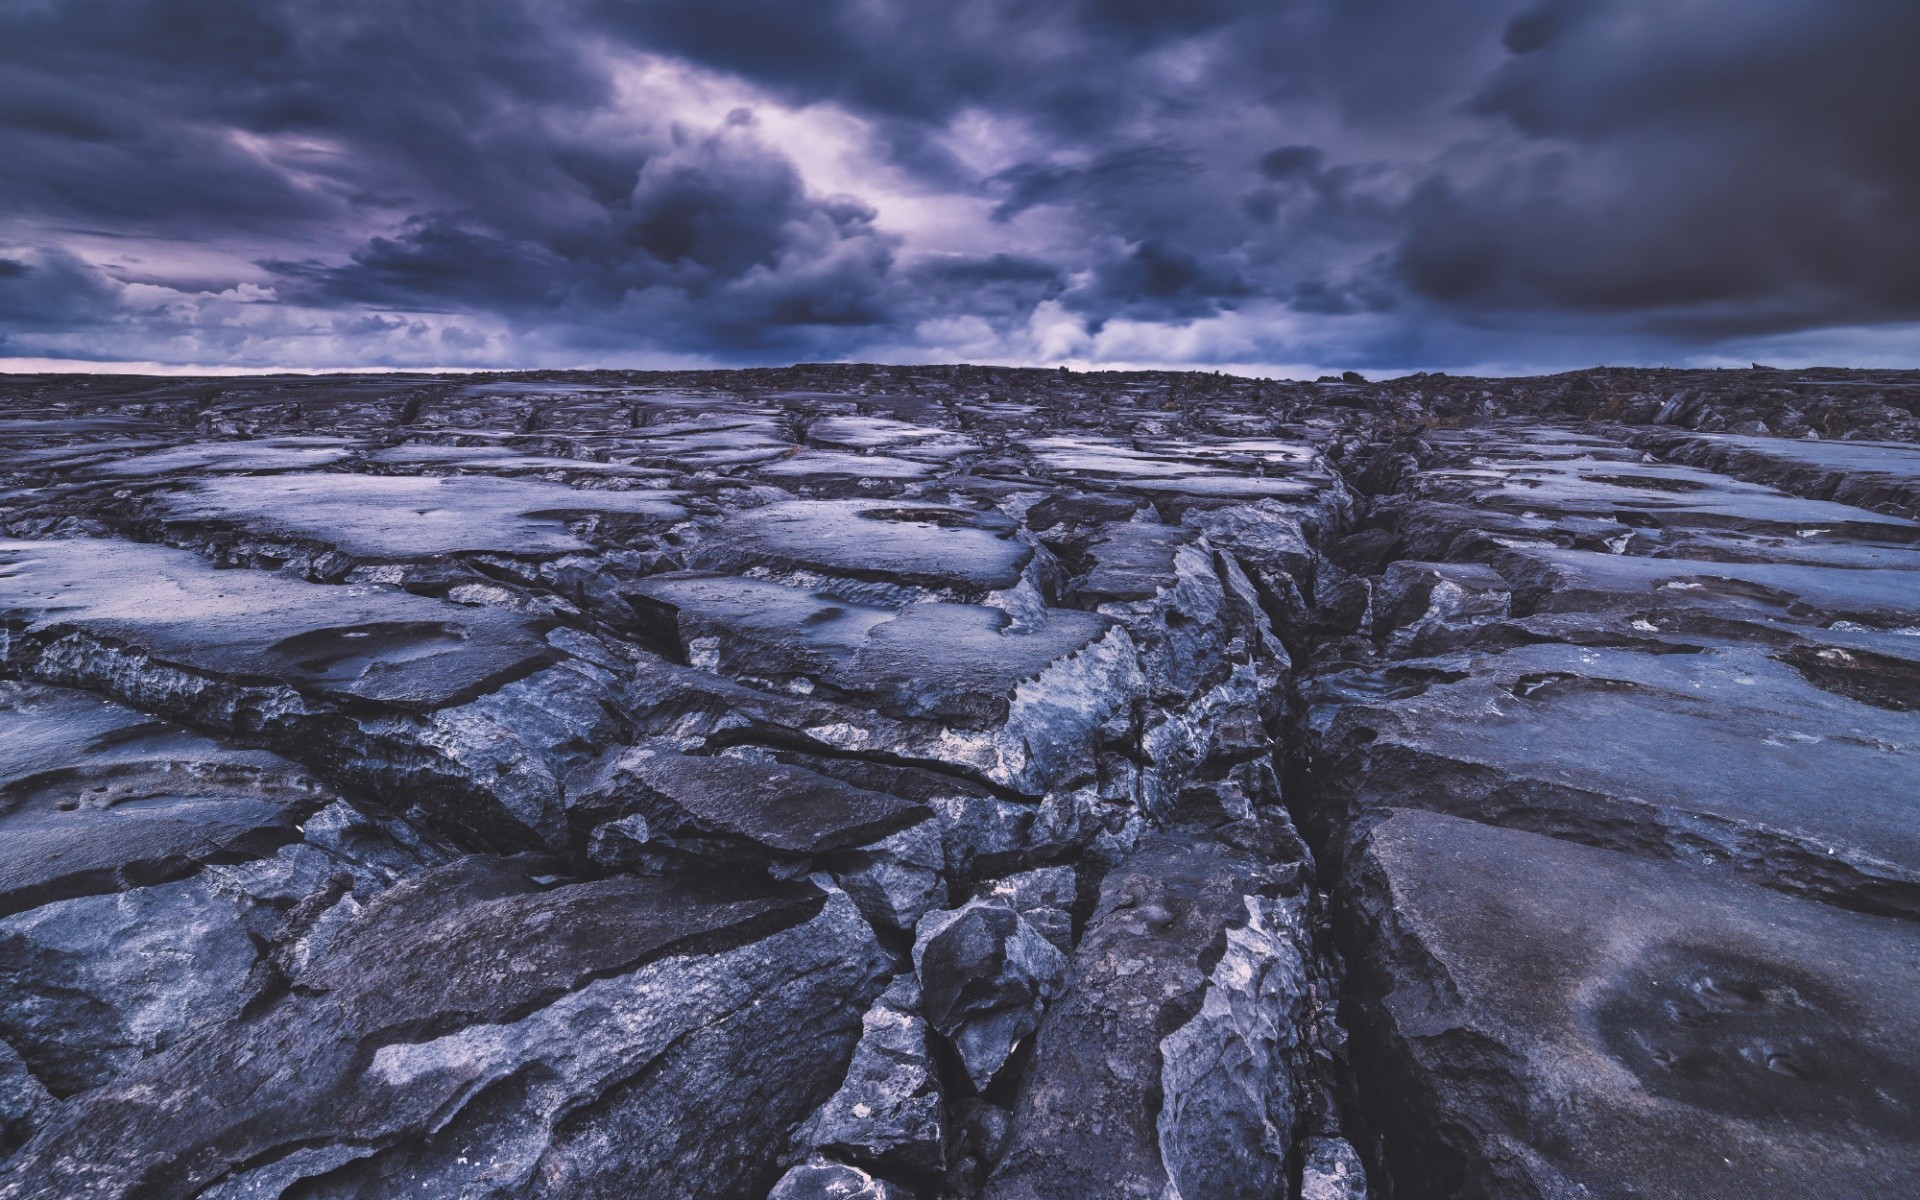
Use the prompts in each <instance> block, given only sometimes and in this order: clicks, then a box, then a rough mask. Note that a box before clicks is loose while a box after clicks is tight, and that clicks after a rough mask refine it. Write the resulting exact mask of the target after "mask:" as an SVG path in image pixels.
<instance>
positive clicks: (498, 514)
mask: <svg viewBox="0 0 1920 1200" xmlns="http://www.w3.org/2000/svg"><path fill="white" fill-rule="evenodd" d="M673 499H674V498H673V496H672V495H670V494H666V493H662V492H658V491H647V490H634V491H611V490H606V489H588V488H570V487H566V486H565V485H563V484H556V483H539V482H534V481H530V480H517V479H494V478H489V477H486V476H471V475H453V476H444V477H422V476H406V475H352V474H318V475H275V476H271V477H268V478H263V479H255V478H237V477H232V476H223V477H218V478H213V479H204V480H200V481H198V482H196V483H194V484H192V485H191V486H189V487H188V488H186V489H184V490H182V491H179V492H173V493H168V494H166V495H163V496H161V497H158V498H157V500H156V501H155V503H156V506H157V507H158V509H159V510H160V512H161V513H162V514H163V515H164V517H165V518H166V519H167V520H169V521H175V522H217V523H219V524H220V525H222V526H225V527H230V528H236V529H241V530H245V531H247V532H249V533H252V534H255V535H257V536H263V537H269V538H290V539H297V540H303V541H310V542H316V543H320V544H323V545H327V546H330V547H332V548H334V549H336V550H338V551H340V552H341V553H343V554H347V555H350V556H352V557H355V558H362V559H389V560H391V559H398V560H412V559H421V558H431V557H434V556H437V555H447V554H467V553H489V554H509V555H525V556H548V555H557V554H566V553H572V552H577V551H582V550H589V549H592V548H593V547H592V543H590V542H587V541H584V540H582V539H581V538H579V537H577V536H575V535H574V534H573V533H572V532H571V531H570V530H569V529H568V522H569V521H573V520H577V519H579V518H582V517H586V516H590V515H598V516H620V517H629V518H638V519H641V520H643V521H647V522H656V523H662V524H665V523H671V522H674V521H678V520H681V519H683V518H685V516H686V510H685V509H684V508H682V507H681V506H680V505H678V504H675V503H674V502H673Z"/></svg>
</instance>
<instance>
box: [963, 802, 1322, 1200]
mask: <svg viewBox="0 0 1920 1200" xmlns="http://www.w3.org/2000/svg"><path fill="white" fill-rule="evenodd" d="M1239 832H1240V833H1241V834H1242V835H1243V838H1244V839H1247V840H1243V841H1242V844H1240V845H1234V844H1230V843H1228V842H1223V841H1221V840H1218V839H1217V838H1216V837H1214V836H1213V835H1211V834H1208V833H1204V832H1197V831H1189V830H1180V831H1172V832H1168V833H1162V834H1156V835H1153V836H1150V837H1149V838H1148V839H1147V840H1145V841H1144V842H1142V843H1141V845H1140V847H1139V849H1137V850H1136V851H1135V852H1134V854H1133V855H1132V856H1131V857H1130V858H1128V859H1127V860H1126V861H1125V862H1124V863H1123V864H1122V865H1121V866H1120V867H1119V868H1118V869H1117V870H1115V871H1114V872H1113V873H1112V874H1110V875H1109V876H1108V877H1107V879H1106V881H1105V883H1104V884H1103V885H1102V888H1101V895H1100V903H1099V906H1098V907H1097V908H1096V909H1095V911H1094V914H1093V917H1092V918H1091V920H1090V921H1089V923H1088V928H1087V933H1086V936H1085V937H1084V938H1082V940H1081V942H1080V945H1079V947H1078V948H1077V949H1076V951H1075V953H1074V957H1073V969H1072V974H1071V976H1070V977H1069V979H1068V982H1067V986H1066V989H1065V991H1064V993H1063V994H1062V995H1061V997H1060V999H1059V1000H1057V1001H1056V1002H1055V1003H1054V1005H1053V1006H1052V1008H1051V1009H1050V1010H1049V1012H1048V1015H1047V1019H1046V1022H1045V1024H1044V1025H1043V1026H1042V1027H1041V1029H1040V1033H1039V1037H1038V1040H1037V1043H1036V1048H1035V1054H1034V1063H1033V1066H1032V1069H1031V1070H1030V1071H1029V1073H1028V1075H1027V1077H1026V1080H1025V1083H1024V1084H1023V1086H1022V1088H1021V1091H1020V1098H1019V1101H1018V1103H1017V1104H1016V1106H1015V1109H1014V1118H1013V1132H1012V1140H1011V1143H1010V1145H1009V1147H1008V1149H1007V1151H1006V1156H1005V1158H1003V1159H1002V1160H1001V1162H1000V1165H999V1167H998V1169H997V1170H996V1171H995V1172H994V1174H993V1177H992V1179H991V1181H990V1182H989V1184H988V1187H987V1190H986V1193H985V1195H986V1196H988V1197H990V1198H991V1200H1027V1198H1033V1200H1042V1198H1044V1200H1067V1198H1070V1197H1082V1196H1084V1197H1088V1198H1090V1200H1091V1198H1094V1197H1141V1198H1147V1197H1153V1198H1155V1200H1158V1198H1159V1197H1163V1196H1172V1195H1181V1196H1220V1197H1247V1198H1249V1200H1252V1198H1254V1197H1265V1196H1270V1195H1273V1194H1275V1193H1276V1192H1278V1191H1279V1190H1280V1189H1281V1188H1282V1187H1283V1186H1284V1184H1285V1180H1286V1170H1287V1153H1288V1150H1289V1147H1290V1146H1291V1144H1292V1140H1293V1136H1294V1123H1295V1119H1296V1112H1297V1100H1296V1093H1297V1092H1298V1091H1299V1090H1300V1088H1301V1086H1302V1080H1301V1079H1300V1077H1299V1076H1300V1073H1301V1069H1302V1066H1303V1064H1304V1059H1305V1051H1304V1050H1303V1048H1302V1046H1301V1045H1300V1041H1301V1038H1302V1037H1303V1032H1302V1031H1303V1030H1304V1029H1305V1028H1306V1026H1307V1024H1308V1022H1307V1020H1306V1008H1307V1006H1308V1004H1309V1002H1310V997H1309V995H1308V986H1307V978H1306V972H1305V968H1304V963H1303V958H1304V955H1305V953H1306V948H1305V945H1304V943H1305V935H1304V930H1303V929H1302V927H1301V919H1300V913H1299V908H1300V901H1299V900H1298V899H1297V898H1296V899H1286V898H1282V897H1281V896H1280V893H1281V892H1282V891H1283V890H1293V891H1295V892H1297V890H1298V886H1299V880H1298V878H1297V872H1289V871H1288V870H1286V869H1285V868H1284V867H1282V866H1279V865H1277V864H1276V863H1275V862H1274V861H1273V860H1274V858H1275V857H1276V856H1275V855H1274V848H1275V847H1274V844H1273V843H1272V842H1271V840H1270V839H1268V838H1267V837H1265V836H1263V835H1262V833H1261V831H1259V830H1258V829H1257V828H1249V829H1246V830H1243V831H1239ZM1222 947H1224V952H1222ZM1216 953H1218V955H1219V957H1218V958H1217V959H1215V958H1214V955H1215V954H1216ZM1210 960H1211V961H1210Z"/></svg>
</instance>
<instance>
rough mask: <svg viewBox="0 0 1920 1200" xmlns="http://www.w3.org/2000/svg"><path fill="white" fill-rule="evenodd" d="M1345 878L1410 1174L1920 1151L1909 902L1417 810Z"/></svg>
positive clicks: (1773, 1177)
mask: <svg viewBox="0 0 1920 1200" xmlns="http://www.w3.org/2000/svg"><path fill="white" fill-rule="evenodd" d="M1346 903H1347V906H1348V909H1349V911H1350V913H1351V915H1352V919H1353V920H1354V921H1355V923H1356V926H1357V927H1358V933H1359V937H1360V939H1361V941H1362V944H1363V946H1364V949H1363V950H1362V956H1363V960H1362V961H1361V962H1360V963H1358V964H1356V965H1357V967H1358V981H1357V984H1356V986H1355V988H1354V991H1353V992H1352V993H1350V994H1351V995H1352V996H1353V998H1354V999H1355V1000H1356V1001H1357V1003H1358V1005H1359V1007H1360V1009H1361V1010H1362V1011H1363V1012H1364V1013H1365V1014H1366V1019H1365V1020H1362V1021H1361V1022H1360V1023H1359V1024H1357V1025H1356V1026H1355V1033H1356V1036H1357V1038H1358V1044H1357V1046H1356V1054H1357V1058H1358V1061H1359V1063H1360V1066H1361V1068H1362V1072H1363V1079H1362V1082H1363V1086H1364V1087H1366V1088H1367V1095H1368V1096H1369V1097H1370V1099H1371V1103H1372V1105H1373V1106H1374V1110H1375V1111H1374V1117H1375V1120H1376V1122H1377V1126H1376V1128H1377V1129H1378V1130H1379V1131H1380V1132H1381V1134H1382V1135H1383V1136H1384V1138H1385V1139H1386V1145H1387V1150H1388V1157H1389V1161H1390V1162H1392V1164H1393V1166H1394V1174H1395V1179H1396V1182H1397V1188H1396V1193H1395V1194H1396V1195H1405V1196H1409V1197H1415V1198H1420V1197H1429V1196H1431V1197H1442V1196H1468V1195H1470V1196H1483V1197H1489V1198H1503V1197H1573V1196H1621V1197H1625V1196H1642V1197H1648V1198H1649V1200H1653V1198H1661V1197H1669V1198H1672V1200H1706V1198H1710V1197H1721V1196H1724V1197H1729V1198H1730V1200H1731V1198H1738V1200H1747V1198H1749V1197H1752V1196H1754V1195H1755V1194H1756V1188H1759V1189H1760V1190H1761V1191H1763V1192H1764V1194H1765V1195H1767V1196H1769V1197H1781V1198H1782V1200H1789V1198H1792V1200H1799V1198H1805V1200H1836V1198H1840V1197H1860V1198H1862V1200H1865V1198H1868V1197H1885V1196H1893V1195H1902V1194H1905V1192H1906V1191H1907V1190H1908V1188H1909V1186H1910V1184H1911V1182H1912V1180H1913V1179H1914V1178H1915V1177H1916V1174H1917V1173H1920V1134H1917V1133H1916V1130H1920V1123H1917V1122H1916V1116H1920V999H1917V998H1916V992H1915V990H1914V988H1913V986H1912V980H1913V975H1914V971H1915V970H1916V968H1920V929H1915V928H1914V926H1913V925H1912V924H1911V923H1910V922H1906V921H1901V920H1894V919H1890V918H1880V917H1870V916H1862V915H1856V914H1853V913H1847V912H1842V911H1839V910H1837V909H1834V908H1832V907H1829V906H1827V905H1823V904H1816V903H1810V902H1806V901H1801V900H1796V899H1792V898H1789V897H1785V896H1781V895H1779V894H1777V893H1774V892H1770V891H1767V890H1765V889H1761V888H1755V887H1750V886H1746V885H1743V884H1739V883H1733V882H1729V881H1725V880H1716V879H1713V878H1711V877H1703V876H1701V875H1700V874H1699V873H1697V872H1693V871H1690V870H1688V869H1686V868H1684V867H1680V866H1675V865H1673V864H1668V863H1657V862H1649V861H1646V860H1643V859H1637V858H1633V857H1629V856H1626V855H1621V854H1615V853H1612V852H1609V851H1604V850H1598V849H1594V848H1591V847H1586V846H1579V845H1574V844H1572V843H1570V842H1566V841H1562V840H1559V839H1554V838H1546V837H1540V836H1538V835H1535V834H1530V833H1524V832H1519V831H1516V830H1508V829H1497V828H1493V827H1490V826H1486V825H1480V824H1476V823H1473V822H1468V821H1462V820H1459V819H1457V818H1453V817H1448V816H1443V815H1440V814H1436V813H1426V812H1417V811H1408V812H1403V813H1400V814H1398V815H1396V816H1394V817H1393V819H1392V820H1390V821H1388V822H1386V823H1385V824H1383V825H1381V826H1379V827H1378V828H1376V829H1375V830H1374V831H1373V834H1372V836H1371V839H1370V843H1369V845H1368V848H1367V850H1366V853H1365V857H1364V860H1363V861H1362V862H1361V863H1360V864H1359V867H1358V870H1357V872H1356V874H1355V876H1354V877H1353V878H1352V879H1351V880H1350V881H1349V884H1348V892H1347V897H1346ZM1869 964H1871V967H1869V966H1868V965H1869ZM1757 1181H1764V1183H1759V1182H1757Z"/></svg>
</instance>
